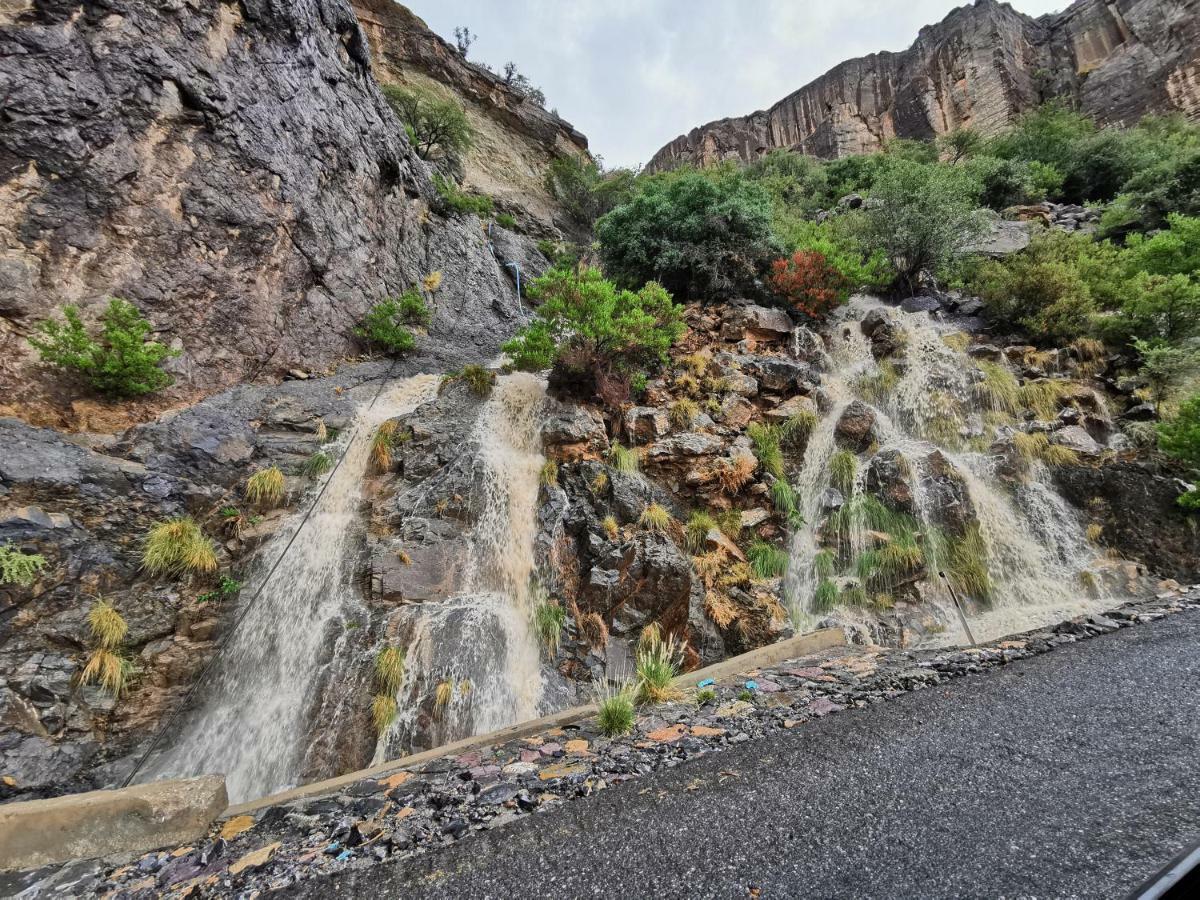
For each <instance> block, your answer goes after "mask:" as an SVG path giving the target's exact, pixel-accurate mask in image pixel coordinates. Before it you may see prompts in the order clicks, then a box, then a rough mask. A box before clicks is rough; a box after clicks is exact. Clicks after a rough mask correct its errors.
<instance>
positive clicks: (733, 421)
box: [717, 394, 799, 429]
mask: <svg viewBox="0 0 1200 900" xmlns="http://www.w3.org/2000/svg"><path fill="white" fill-rule="evenodd" d="M797 399H799V398H797ZM756 411H757V410H756V408H755V406H754V404H753V403H751V402H750V401H749V400H747V399H746V398H745V397H742V396H739V395H738V394H730V395H729V396H727V397H726V398H725V399H724V400H722V401H721V412H720V413H719V414H718V415H717V421H718V422H720V423H721V424H722V425H725V426H727V427H729V428H737V429H742V428H745V427H746V426H747V425H748V424H749V423H750V420H751V419H752V418H753V417H754V413H755V412H756Z"/></svg>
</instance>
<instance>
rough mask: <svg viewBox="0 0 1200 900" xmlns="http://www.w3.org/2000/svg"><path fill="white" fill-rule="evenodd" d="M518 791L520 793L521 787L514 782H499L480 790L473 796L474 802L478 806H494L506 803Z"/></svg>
mask: <svg viewBox="0 0 1200 900" xmlns="http://www.w3.org/2000/svg"><path fill="white" fill-rule="evenodd" d="M519 793H521V789H520V788H519V787H517V786H516V785H515V784H508V783H506V782H501V783H500V784H493V785H492V786H491V787H489V788H487V789H486V790H484V791H482V792H481V793H480V794H479V796H478V797H476V798H475V802H476V803H478V804H479V805H480V806H494V805H496V804H499V803H507V802H508V801H509V800H512V799H513V798H514V797H516V796H517V794H519Z"/></svg>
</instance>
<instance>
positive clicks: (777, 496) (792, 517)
mask: <svg viewBox="0 0 1200 900" xmlns="http://www.w3.org/2000/svg"><path fill="white" fill-rule="evenodd" d="M771 505H772V506H774V507H775V511H776V512H778V513H779V514H780V515H781V516H783V518H784V519H786V520H787V523H788V525H790V526H791V527H792V528H799V527H800V526H801V525H803V524H804V516H803V515H801V513H800V498H799V496H797V494H796V489H795V488H794V487H792V485H791V484H790V483H789V482H788V480H787V479H786V478H776V479H775V480H774V481H773V482H772V483H771Z"/></svg>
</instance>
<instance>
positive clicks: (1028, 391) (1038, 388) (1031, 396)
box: [1020, 378, 1071, 420]
mask: <svg viewBox="0 0 1200 900" xmlns="http://www.w3.org/2000/svg"><path fill="white" fill-rule="evenodd" d="M1070 393H1071V383H1070V382H1069V381H1063V380H1062V379H1058V378H1043V379H1041V380H1039V381H1030V382H1026V383H1025V384H1023V385H1021V389H1020V405H1021V406H1023V407H1026V408H1028V409H1032V410H1033V411H1034V413H1035V414H1036V415H1037V417H1038V418H1039V419H1042V420H1049V419H1053V418H1054V417H1055V416H1056V415H1058V410H1059V406H1060V405H1061V404H1062V401H1063V399H1064V398H1065V397H1068V396H1069V395H1070Z"/></svg>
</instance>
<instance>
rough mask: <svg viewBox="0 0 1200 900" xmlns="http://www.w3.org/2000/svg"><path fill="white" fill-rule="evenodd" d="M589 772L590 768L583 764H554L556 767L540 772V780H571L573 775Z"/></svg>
mask: <svg viewBox="0 0 1200 900" xmlns="http://www.w3.org/2000/svg"><path fill="white" fill-rule="evenodd" d="M587 770H588V767H587V766H586V765H584V764H583V763H554V765H550V766H546V767H545V768H544V769H542V770H541V771H540V772H538V778H540V779H541V780H542V781H550V780H552V779H554V778H570V777H571V776H572V775H582V774H584V773H585V772H587Z"/></svg>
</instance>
